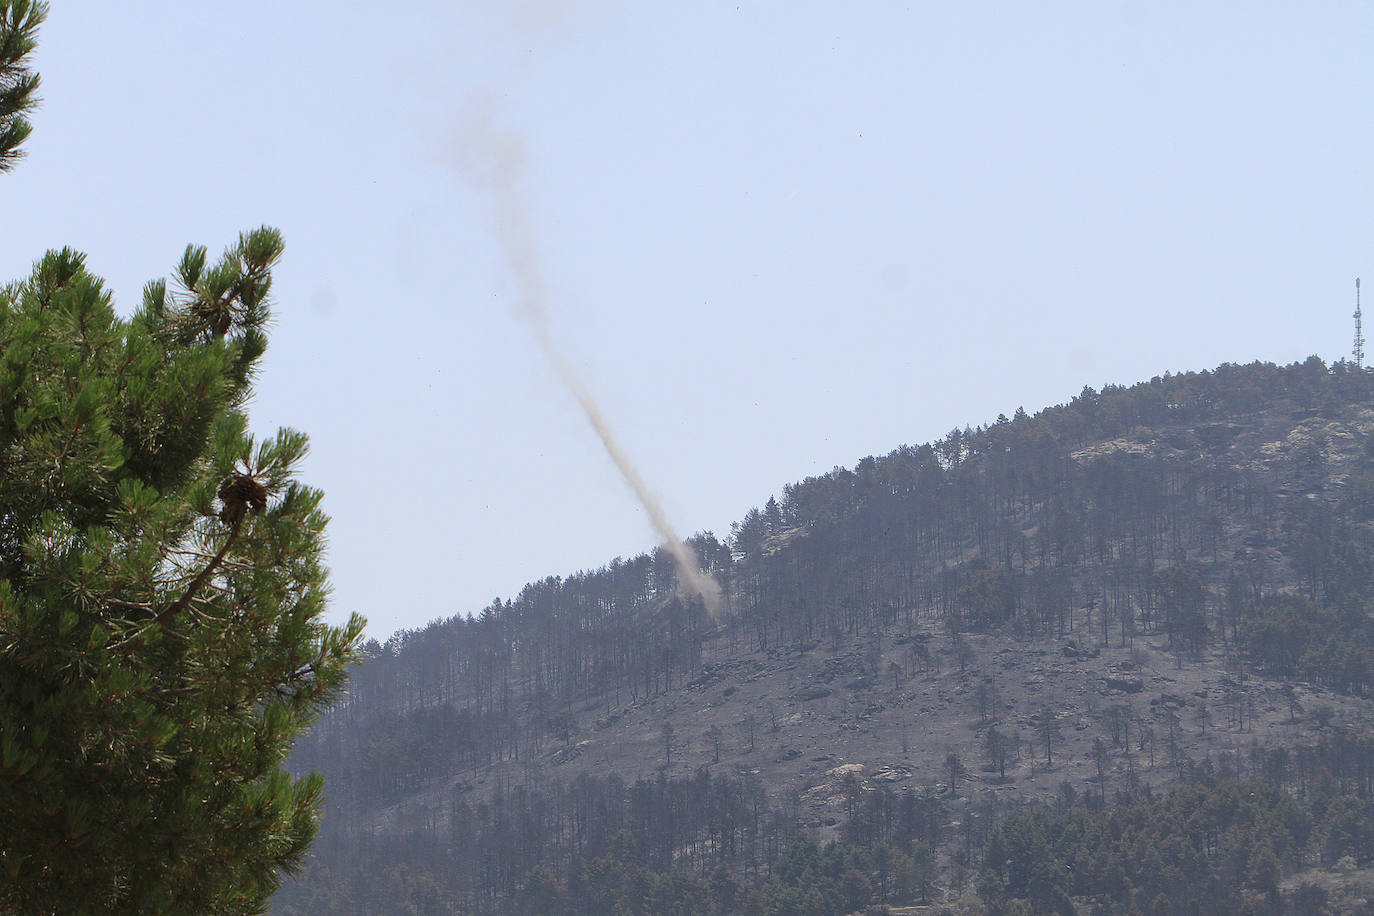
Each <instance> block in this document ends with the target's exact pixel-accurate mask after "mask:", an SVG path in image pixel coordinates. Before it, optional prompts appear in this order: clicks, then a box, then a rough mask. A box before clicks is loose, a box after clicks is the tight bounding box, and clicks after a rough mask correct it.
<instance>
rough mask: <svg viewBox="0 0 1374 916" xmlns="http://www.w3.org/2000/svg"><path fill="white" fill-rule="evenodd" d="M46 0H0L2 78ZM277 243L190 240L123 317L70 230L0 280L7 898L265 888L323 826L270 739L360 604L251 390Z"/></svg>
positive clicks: (3, 871) (292, 721)
mask: <svg viewBox="0 0 1374 916" xmlns="http://www.w3.org/2000/svg"><path fill="white" fill-rule="evenodd" d="M42 12H43V9H42V7H41V6H40V5H28V4H20V3H18V2H13V3H9V4H5V3H3V0H0V68H5V69H0V101H3V100H5V99H8V98H9V96H8V95H6V90H7V88H9V89H12V88H13V87H14V85H17V84H16V83H14V82H13V81H9V82H6V80H8V78H9V77H8V76H7V75H6V74H12V73H14V72H15V71H16V70H17V69H18V70H22V59H23V54H19V55H18V56H14V55H12V54H11V52H12V49H13V48H14V47H16V45H15V44H14V42H15V40H16V39H15V36H16V35H20V36H21V37H22V35H23V34H25V29H28V30H29V31H28V33H27V34H28V35H29V37H28V38H27V39H23V40H25V41H28V42H29V44H28V47H31V46H32V41H31V38H32V34H31V32H32V29H31V28H30V26H31V25H33V24H36V22H37V20H38V19H40V18H41V16H42ZM16 23H18V25H16ZM25 53H26V52H25ZM27 85H30V86H31V85H32V83H31V82H30V83H28V84H27ZM4 112H9V113H10V114H9V115H8V117H9V120H7V121H4V124H5V126H6V128H7V129H8V128H11V127H12V126H13V124H14V123H16V122H15V121H14V115H13V108H0V119H3V118H4V117H5V115H4ZM23 132H26V128H25V130H24V131H21V132H20V133H21V134H22V133H23ZM8 136H10V137H11V138H12V137H13V136H14V134H13V133H12V132H11V133H10V134H9V135H8ZM20 139H22V136H20ZM10 151H11V152H12V147H11V148H10ZM281 251H282V240H281V236H280V234H279V233H278V232H277V231H276V230H273V229H268V228H262V229H257V230H255V231H252V232H248V233H245V234H243V235H242V236H240V238H239V240H238V242H237V244H235V245H234V246H232V247H231V248H230V249H229V250H228V251H227V252H226V253H225V255H224V257H223V258H221V259H220V260H218V261H217V262H214V263H207V259H206V250H205V249H204V248H201V247H195V246H192V247H188V248H187V250H186V253H185V255H184V257H183V258H182V260H181V263H180V265H179V267H178V268H177V270H176V282H175V284H174V285H173V287H172V288H171V289H170V290H169V287H168V284H167V283H165V282H162V281H158V282H154V283H150V284H149V285H148V287H147V288H146V289H145V291H144V299H143V303H142V306H141V307H140V308H139V309H138V310H137V311H136V312H135V313H134V314H133V316H132V317H131V318H129V319H123V318H121V317H119V316H118V315H117V314H116V313H115V311H114V309H113V307H112V304H111V297H110V295H109V293H108V292H106V290H105V289H104V288H103V286H102V284H101V281H100V280H98V279H97V278H96V277H94V276H92V275H91V273H90V272H89V271H88V270H87V269H86V265H85V259H84V258H83V256H81V255H79V254H77V253H75V252H73V251H70V250H63V251H57V252H51V253H49V254H48V255H46V256H45V257H43V258H42V259H41V260H40V261H39V262H38V263H37V264H36V265H35V267H34V270H33V273H32V275H31V276H30V277H29V278H28V279H27V280H24V281H21V282H18V283H14V284H11V285H10V286H8V287H4V288H2V289H0V913H25V914H57V913H62V914H84V913H102V914H103V913H115V914H134V913H138V914H153V913H167V914H186V913H217V914H240V913H261V912H263V911H264V909H265V907H266V902H267V899H268V897H269V896H270V895H271V893H272V891H273V890H275V888H276V887H277V885H278V883H279V881H280V876H281V874H282V873H283V872H290V871H292V870H293V869H295V868H296V867H298V866H299V865H300V864H301V859H302V856H303V854H304V853H305V850H306V848H307V846H308V844H309V842H310V840H311V838H312V837H313V835H314V833H315V829H316V822H317V809H318V802H319V798H320V791H321V787H322V782H323V780H322V779H321V778H320V777H318V776H315V775H311V776H309V777H306V778H303V779H300V780H296V779H293V778H292V777H291V776H289V775H288V774H287V773H286V772H285V771H283V770H282V766H281V765H282V761H283V760H284V758H285V756H286V753H287V751H288V749H289V747H290V744H291V742H292V740H293V738H294V737H295V736H297V735H298V734H299V733H300V732H301V730H302V729H303V728H305V727H306V726H307V725H308V724H309V722H310V721H311V720H312V718H313V716H314V715H315V714H316V713H317V712H318V711H319V710H320V709H321V708H322V707H323V706H324V705H325V704H326V703H328V702H329V701H330V700H331V698H333V697H334V696H335V695H336V694H337V692H338V691H339V689H340V688H341V687H342V685H343V681H344V677H345V672H346V668H347V665H348V664H349V662H350V661H351V659H352V658H353V655H354V652H355V650H356V646H357V643H358V640H359V637H360V635H361V632H362V627H363V622H362V620H361V618H359V617H357V616H356V615H355V616H354V617H353V619H352V620H350V622H349V623H348V624H347V625H346V626H344V627H341V628H336V627H331V626H327V625H326V624H325V623H324V622H323V621H322V619H321V615H322V612H323V611H324V607H325V598H326V595H327V593H328V582H327V573H326V570H325V568H324V566H323V563H322V554H323V549H324V528H325V523H326V517H325V515H324V514H323V512H321V510H320V500H321V494H320V493H319V491H317V490H313V489H311V488H309V487H306V486H303V485H302V484H301V483H299V482H298V481H297V480H296V479H295V472H294V468H295V466H296V464H297V463H298V462H299V460H300V458H301V457H302V456H303V455H304V454H305V451H306V444H307V443H306V439H305V436H304V435H302V434H301V433H299V432H296V431H294V430H281V431H279V432H278V433H277V434H276V435H275V436H273V437H270V438H268V439H267V440H265V441H261V442H258V441H255V439H254V437H253V436H252V435H250V434H249V432H248V426H247V419H246V416H245V414H244V411H243V405H244V404H245V402H246V401H247V399H248V397H249V395H250V392H251V382H252V379H253V374H254V369H255V367H256V365H257V362H258V359H259V357H260V356H261V354H262V353H263V350H264V347H265V346H266V337H265V334H264V328H265V326H266V323H267V319H268V292H269V290H270V287H271V268H272V266H273V265H274V264H275V263H276V261H277V260H278V258H279V257H280V255H281Z"/></svg>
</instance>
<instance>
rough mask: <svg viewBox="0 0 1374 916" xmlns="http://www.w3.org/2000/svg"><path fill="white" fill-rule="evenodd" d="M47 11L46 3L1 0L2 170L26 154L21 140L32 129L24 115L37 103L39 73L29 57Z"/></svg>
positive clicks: (0, 99)
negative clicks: (31, 65)
mask: <svg viewBox="0 0 1374 916" xmlns="http://www.w3.org/2000/svg"><path fill="white" fill-rule="evenodd" d="M47 15H48V5H47V4H46V3H35V2H33V0H0V172H7V171H9V170H10V169H12V168H13V167H14V163H15V162H16V161H17V160H18V159H19V158H20V157H21V156H22V155H23V153H22V152H21V151H20V149H19V146H20V144H22V143H23V142H24V140H26V139H27V138H28V136H29V134H30V133H31V132H32V130H33V126H32V125H31V124H29V121H28V119H27V118H26V117H24V115H25V114H27V113H28V112H29V111H31V110H33V108H34V106H35V105H37V104H38V74H37V73H34V72H33V71H32V70H30V69H29V66H28V57H29V54H30V53H31V52H32V51H33V49H34V46H35V44H37V36H38V27H39V25H41V24H42V22H43V19H44V18H45V17H46V16H47Z"/></svg>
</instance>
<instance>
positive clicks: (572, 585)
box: [284, 357, 1374, 912]
mask: <svg viewBox="0 0 1374 916" xmlns="http://www.w3.org/2000/svg"><path fill="white" fill-rule="evenodd" d="M1371 405H1374V381H1372V377H1371V375H1370V373H1368V372H1367V371H1365V370H1363V369H1359V368H1357V367H1354V366H1353V365H1350V364H1348V363H1343V362H1342V363H1337V364H1335V365H1333V366H1331V367H1327V366H1326V365H1325V364H1324V363H1322V362H1321V361H1320V360H1318V359H1317V358H1315V357H1312V358H1310V359H1308V360H1307V361H1305V362H1303V363H1295V364H1292V365H1290V366H1285V367H1279V366H1274V365H1272V364H1266V363H1252V364H1249V365H1246V366H1236V365H1231V364H1225V365H1223V366H1221V367H1218V369H1216V370H1214V371H1211V372H1200V373H1182V374H1178V375H1170V374H1166V375H1165V376H1161V377H1157V378H1155V379H1152V380H1150V381H1148V382H1142V383H1139V384H1137V385H1134V386H1130V387H1125V386H1105V387H1104V388H1103V389H1102V390H1101V391H1095V390H1093V389H1091V388H1085V389H1084V390H1083V392H1082V393H1080V394H1079V395H1078V396H1077V397H1075V398H1074V399H1073V400H1071V401H1070V402H1069V403H1067V404H1062V405H1056V406H1054V407H1049V408H1046V409H1044V410H1041V411H1039V412H1037V413H1036V414H1035V415H1034V416H1031V415H1028V414H1027V413H1026V412H1025V411H1024V410H1018V411H1016V412H1015V414H1014V416H1013V417H1012V418H1007V417H1005V415H1003V416H999V418H998V420H997V421H995V422H994V423H992V424H990V425H989V426H987V427H980V428H977V429H967V428H966V429H965V430H957V429H956V430H953V431H951V433H949V434H948V435H946V436H945V437H943V438H942V439H940V440H938V441H936V442H933V443H928V444H925V445H921V446H916V447H911V446H902V447H900V448H898V449H896V450H894V451H893V452H891V453H889V454H888V455H886V456H882V457H872V456H870V457H868V458H864V459H862V460H861V461H859V462H857V463H856V465H855V467H854V468H853V469H852V470H850V469H844V468H836V469H835V470H834V471H832V472H830V473H828V474H825V475H818V476H814V477H809V478H807V479H805V480H803V481H801V482H798V483H796V484H791V485H788V486H787V487H785V488H784V490H783V498H782V500H781V501H778V500H776V499H770V500H769V501H768V503H767V504H765V506H764V507H762V508H761V509H751V510H750V511H749V512H748V513H746V514H745V516H744V517H743V518H742V519H741V521H740V522H738V523H736V524H735V525H734V526H732V532H731V536H730V538H729V539H728V540H727V541H726V542H721V541H719V540H718V539H716V538H715V537H714V536H713V535H710V534H699V535H697V536H696V537H694V538H692V539H690V541H689V544H690V546H691V547H692V548H693V549H694V550H695V551H696V552H697V555H698V557H699V558H700V560H701V566H702V569H703V570H704V571H705V572H707V573H709V574H712V575H715V576H717V577H718V578H719V579H721V580H722V581H723V583H724V584H725V585H726V588H725V590H724V592H725V598H726V602H725V609H724V611H723V614H722V617H721V619H720V620H719V621H714V620H712V619H711V618H710V617H709V615H707V614H706V612H705V610H704V609H703V608H702V607H701V605H700V602H699V601H697V600H693V599H691V598H684V597H683V596H682V595H681V593H680V590H679V588H678V586H677V582H676V575H675V572H674V569H673V565H672V560H671V558H669V557H668V556H667V555H666V554H664V553H663V552H661V551H659V552H657V553H654V554H643V555H640V556H638V557H633V558H630V559H629V560H621V559H619V558H617V560H615V561H612V562H611V563H610V564H608V565H607V566H605V567H602V568H601V569H599V570H594V571H590V572H582V573H577V574H574V575H571V576H568V577H549V578H547V579H544V580H540V581H539V582H535V583H530V584H529V585H527V586H526V587H525V589H524V590H522V592H521V593H520V595H519V596H517V597H516V598H515V599H512V600H508V601H504V602H494V603H493V604H492V605H491V606H489V607H488V608H486V609H484V610H483V611H482V612H481V613H480V614H479V615H475V616H473V617H471V618H464V617H454V618H450V619H448V620H446V621H436V622H435V623H432V624H430V625H429V626H428V627H426V628H424V629H422V630H419V631H411V632H408V633H405V634H398V635H397V636H396V637H393V639H392V640H389V641H388V642H387V643H385V644H379V643H374V644H372V645H371V646H370V649H369V655H370V658H369V660H368V661H367V662H366V663H365V664H364V665H363V666H362V667H361V668H360V669H358V671H357V672H356V674H355V678H354V686H353V687H351V688H350V692H349V696H348V698H347V699H346V700H345V701H344V702H343V703H341V704H340V705H339V706H338V707H336V709H335V710H334V711H332V712H331V713H330V714H328V716H327V717H326V718H325V719H324V720H322V722H321V723H320V725H319V726H317V728H316V730H315V731H314V732H313V733H312V735H311V736H310V737H309V738H308V739H306V740H305V741H303V742H302V743H301V744H299V745H298V748H297V752H296V754H295V755H294V757H293V766H294V767H298V768H303V769H319V770H322V771H324V772H325V773H326V775H327V776H328V777H329V779H330V782H329V785H330V793H329V795H330V801H329V810H328V814H327V817H326V821H325V834H324V835H323V836H322V838H321V842H320V845H319V849H320V859H321V861H322V862H326V863H328V862H335V863H340V864H339V865H338V866H337V867H339V868H343V869H345V870H347V869H349V868H357V867H359V861H360V860H359V859H358V854H357V851H356V848H357V845H358V843H357V840H358V838H359V837H361V836H370V837H374V838H375V837H378V836H382V837H404V836H413V835H416V832H417V829H418V835H420V836H429V837H431V838H432V839H434V840H435V842H439V841H440V839H441V838H445V837H450V836H451V835H452V833H453V832H454V830H455V829H456V825H457V823H458V822H459V821H460V820H461V818H460V817H459V815H458V814H457V813H455V812H460V811H462V810H467V809H468V808H470V807H472V806H474V805H477V806H480V805H484V804H488V803H489V802H490V801H491V799H493V798H498V797H504V793H507V792H509V791H511V790H512V789H513V788H516V787H520V788H522V790H525V789H528V790H531V791H543V790H544V789H545V788H547V789H548V790H549V791H557V790H556V788H555V787H557V786H567V785H570V784H573V783H575V782H577V781H578V780H584V779H589V778H590V779H594V778H601V777H604V776H605V775H606V774H608V773H613V774H615V775H616V776H617V777H618V778H619V779H621V780H622V781H623V782H625V783H626V784H627V785H628V784H629V783H631V782H633V781H635V780H639V779H648V780H655V779H657V780H660V781H662V780H670V781H672V780H686V781H690V780H691V779H692V778H693V775H694V774H697V773H700V772H714V773H720V774H724V775H725V776H727V777H728V778H729V779H735V780H739V781H740V784H741V785H755V786H757V787H758V789H759V790H760V791H761V792H762V795H761V798H762V799H763V802H762V803H764V804H766V805H767V806H770V807H771V808H773V809H775V810H778V811H780V812H782V815H781V816H782V817H783V818H784V819H790V822H791V824H792V827H793V829H801V830H805V831H809V832H810V834H811V835H812V836H813V837H814V838H816V839H818V840H819V841H822V842H824V841H826V840H830V839H835V838H841V837H843V836H844V835H846V833H845V832H846V831H847V830H850V828H851V826H852V824H853V822H854V817H855V810H856V808H861V807H862V806H863V804H866V802H864V801H863V800H864V799H865V798H872V797H877V796H875V795H874V793H877V795H878V796H880V795H882V794H883V792H884V791H887V792H890V793H896V795H899V796H911V797H913V798H919V799H929V800H933V801H934V802H938V803H939V805H940V806H941V810H942V811H943V812H944V814H943V815H942V817H943V818H944V822H943V824H942V825H941V827H940V828H939V830H938V831H936V832H937V833H940V832H943V834H942V835H945V836H949V835H951V833H956V832H958V831H959V830H963V831H964V832H965V833H966V834H968V833H969V832H970V831H971V830H972V827H971V826H970V825H971V824H973V823H975V822H978V823H980V824H981V826H979V828H978V830H979V831H981V832H982V833H984V834H985V833H986V832H987V831H989V830H991V829H992V825H993V824H994V822H995V821H996V819H997V814H996V812H998V811H1005V810H1009V809H1011V808H1014V807H1016V806H1018V805H1021V804H1024V803H1027V802H1032V801H1034V802H1042V803H1047V804H1048V803H1053V802H1055V801H1056V800H1057V799H1062V798H1063V797H1064V795H1065V792H1066V791H1067V792H1070V793H1074V794H1075V795H1077V796H1082V797H1093V796H1096V797H1097V798H1098V799H1100V803H1101V805H1102V807H1104V808H1105V807H1107V806H1108V805H1109V804H1110V802H1111V801H1112V797H1113V793H1119V794H1121V795H1122V796H1123V797H1124V798H1126V799H1130V798H1136V797H1140V796H1141V795H1146V796H1148V795H1150V794H1151V793H1153V792H1155V791H1157V790H1161V789H1164V788H1167V787H1168V786H1172V785H1175V784H1180V783H1183V782H1186V781H1188V780H1189V779H1191V778H1194V777H1195V776H1196V775H1197V773H1198V772H1201V771H1203V770H1206V769H1207V768H1210V769H1211V772H1217V771H1219V770H1220V771H1222V772H1223V773H1230V774H1234V773H1239V772H1244V771H1245V770H1246V768H1247V766H1250V765H1251V764H1250V763H1247V761H1254V760H1258V759H1260V758H1262V757H1263V755H1264V754H1265V753H1268V752H1269V751H1271V750H1274V749H1278V748H1297V747H1299V746H1301V745H1303V744H1304V742H1309V743H1310V742H1312V741H1315V740H1317V739H1318V738H1319V737H1320V736H1321V734H1322V730H1323V729H1329V728H1348V729H1357V730H1362V729H1367V728H1370V727H1374V714H1372V713H1371V708H1370V706H1369V703H1368V701H1367V698H1366V697H1365V694H1366V693H1367V691H1368V690H1369V688H1370V686H1371V682H1374V661H1372V660H1371V659H1372V658H1374V656H1372V655H1371V651H1370V646H1371V645H1374V642H1371V640H1370V639H1369V638H1368V634H1367V630H1368V628H1369V613H1368V612H1369V607H1368V605H1367V601H1366V599H1365V597H1364V596H1365V595H1366V594H1368V593H1369V588H1368V586H1369V585H1370V582H1371V569H1370V563H1369V560H1368V558H1369V556H1370V555H1371V553H1374V551H1372V550H1371V545H1374V529H1371V517H1374V448H1372V447H1371V443H1374V438H1371V433H1374V406H1371ZM1323 615H1325V616H1323ZM1328 618H1330V621H1331V623H1330V625H1329V626H1327V627H1326V629H1322V628H1321V627H1322V626H1324V625H1320V624H1321V621H1324V620H1327V619H1328ZM1313 621H1316V623H1313ZM1342 628H1343V629H1342ZM1340 632H1343V633H1345V634H1347V635H1348V636H1349V638H1348V639H1345V638H1338V633H1340ZM1299 644H1300V645H1301V648H1302V651H1301V652H1299V653H1298V654H1297V655H1296V656H1294V657H1290V656H1292V655H1293V653H1292V652H1291V651H1288V650H1289V649H1291V648H1292V647H1293V646H1294V645H1299ZM1280 675H1281V676H1280ZM1317 710H1320V712H1319V713H1318V712H1316V711H1317ZM990 736H991V737H990ZM1256 765H1257V764H1256ZM1065 787H1067V790H1066V788H1065ZM932 803H933V802H932ZM417 824H419V825H420V827H419V828H417V827H416V825H417ZM548 829H549V830H550V831H554V830H555V829H561V828H554V827H549V828H548ZM851 832H852V831H851ZM350 838H351V839H350ZM369 843H375V840H371V841H369ZM441 845H442V844H441ZM966 846H967V848H968V849H973V848H981V840H980V841H978V842H974V841H972V840H969V842H968V843H966ZM932 848H933V849H938V844H936V845H935V846H933V847H932ZM350 849H352V850H353V852H350V851H349V850H350ZM680 855H681V853H675V852H672V851H671V850H670V851H669V853H668V858H667V861H669V862H673V861H676V858H675V857H677V856H680ZM692 855H696V853H692ZM441 858H442V856H441ZM572 861H573V860H572V859H570V858H567V857H566V856H564V858H562V859H560V860H559V861H558V862H555V863H554V864H553V865H552V866H550V867H552V868H553V872H554V873H555V874H563V875H564V876H565V877H566V875H567V873H568V870H569V869H570V868H571V863H572ZM559 863H561V864H559ZM938 865H939V874H940V880H938V881H936V884H938V885H939V886H941V887H943V888H944V893H945V894H946V896H947V898H948V899H953V898H954V897H957V896H958V893H961V892H963V891H965V890H967V885H968V877H967V872H968V871H969V870H970V869H971V868H972V866H971V865H970V864H969V862H968V860H967V856H965V861H964V864H963V865H960V863H959V861H958V856H955V855H953V854H951V853H948V852H946V853H942V854H941V855H940V856H939V858H938ZM768 867H769V868H771V867H772V864H771V860H770V864H769V865H768ZM959 869H963V871H964V875H963V877H962V878H959V879H958V880H956V878H958V872H959ZM528 873H529V871H528V867H525V872H524V873H522V874H518V875H517V874H513V873H512V874H507V875H505V876H503V877H501V878H500V879H499V880H498V881H497V884H498V885H500V887H499V888H498V889H497V890H495V891H493V892H492V894H493V895H494V896H490V898H489V900H488V903H489V904H490V906H491V907H494V908H493V909H490V911H491V912H501V911H502V910H500V908H499V906H500V905H499V904H498V902H497V901H499V900H502V899H507V898H508V897H509V895H511V894H514V893H516V891H517V890H518V889H520V888H524V887H527V885H528V881H529V879H528V877H527V875H528ZM476 880H477V879H475V878H474V879H472V881H476ZM309 882H310V878H309V877H307V879H306V884H307V885H308V884H309ZM439 883H440V884H443V883H444V882H439ZM461 883H462V882H461V881H459V882H458V884H461ZM469 883H471V882H469ZM960 884H962V885H963V887H962V888H961V887H960V886H959V885H960ZM444 893H445V894H450V895H452V894H455V893H456V894H459V896H460V897H462V899H464V900H466V901H467V902H466V903H463V904H462V905H461V906H465V907H469V908H472V911H474V912H476V911H487V910H482V909H481V908H480V906H479V905H478V904H477V903H476V902H475V901H476V900H478V899H479V898H480V896H481V895H478V896H477V897H474V896H472V894H473V893H474V892H473V891H472V888H471V887H469V888H468V890H465V891H460V889H459V888H458V886H457V884H455V883H454V882H453V881H450V882H449V886H448V887H447V889H446V890H445V891H444ZM464 895H466V896H464ZM284 897H285V899H286V900H287V901H288V902H289V900H290V899H291V894H290V893H287V894H285V895H284ZM453 899H458V898H453ZM483 905H486V904H483ZM458 911H460V912H467V911H468V910H467V909H462V908H460V909H459V910H458Z"/></svg>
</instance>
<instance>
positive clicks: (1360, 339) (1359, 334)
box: [1355, 277, 1364, 369]
mask: <svg viewBox="0 0 1374 916" xmlns="http://www.w3.org/2000/svg"><path fill="white" fill-rule="evenodd" d="M1355 368H1356V369H1363V368H1364V328H1363V326H1362V325H1361V324H1360V278H1359V277H1356V278H1355Z"/></svg>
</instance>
